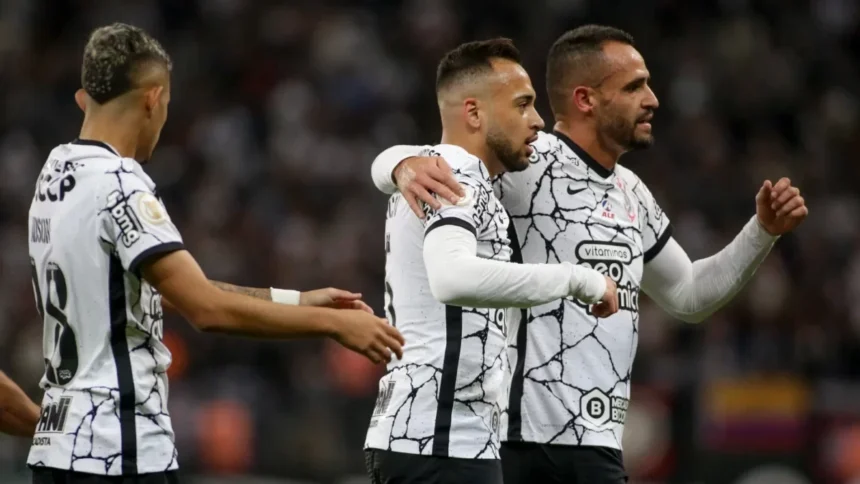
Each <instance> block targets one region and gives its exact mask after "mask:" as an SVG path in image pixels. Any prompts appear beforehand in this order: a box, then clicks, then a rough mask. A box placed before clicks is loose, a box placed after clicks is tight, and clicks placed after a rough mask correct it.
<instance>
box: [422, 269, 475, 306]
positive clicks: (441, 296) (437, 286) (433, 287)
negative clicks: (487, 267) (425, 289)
mask: <svg viewBox="0 0 860 484" xmlns="http://www.w3.org/2000/svg"><path fill="white" fill-rule="evenodd" d="M433 276H434V277H430V278H429V279H430V292H431V293H432V294H433V298H434V299H436V300H437V301H439V302H441V303H442V304H448V305H452V306H461V305H463V303H464V301H465V300H466V299H468V296H469V294H468V288H466V287H465V286H466V284H464V282H465V281H463V280H462V278H459V277H457V276H456V275H454V274H449V275H442V274H435V275H433Z"/></svg>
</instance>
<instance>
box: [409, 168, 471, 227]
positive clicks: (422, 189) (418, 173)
mask: <svg viewBox="0 0 860 484" xmlns="http://www.w3.org/2000/svg"><path fill="white" fill-rule="evenodd" d="M394 180H395V181H397V188H399V189H400V193H402V194H403V198H405V199H406V203H408V204H409V208H411V209H412V211H413V212H415V215H417V216H418V218H421V219H423V218H424V210H422V209H421V204H420V203H419V200H420V201H422V202H424V203H426V204H427V205H429V206H430V207H431V208H433V210H439V209H440V208H441V207H442V205H441V204H440V203H439V200H437V199H436V197H434V196H433V194H434V193H435V194H437V195H439V196H440V197H442V198H444V199H446V200H448V201H449V202H451V204H452V205H453V204H456V203H457V202H458V201H459V200H460V198H461V197H463V196H465V195H466V192H465V191H464V190H463V187H461V186H460V183H458V182H457V179H456V178H454V172H453V171H451V167H450V166H448V163H446V162H445V160H444V159H442V158H441V157H439V156H413V157H411V158H407V159H405V160H403V161H401V162H400V164H399V165H397V168H395V169H394Z"/></svg>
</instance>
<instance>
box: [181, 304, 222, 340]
mask: <svg viewBox="0 0 860 484" xmlns="http://www.w3.org/2000/svg"><path fill="white" fill-rule="evenodd" d="M222 302H223V301H222V299H221V298H218V297H214V298H207V300H206V301H205V302H202V303H201V304H196V305H194V306H192V307H186V308H177V309H179V313H180V314H182V316H183V317H184V318H185V319H186V320H187V321H188V323H189V324H191V327H193V328H194V329H195V330H197V331H198V332H201V333H219V332H223V331H224V327H225V326H226V320H227V318H226V317H225V316H224V315H225V314H226V311H225V310H224V309H223V308H222Z"/></svg>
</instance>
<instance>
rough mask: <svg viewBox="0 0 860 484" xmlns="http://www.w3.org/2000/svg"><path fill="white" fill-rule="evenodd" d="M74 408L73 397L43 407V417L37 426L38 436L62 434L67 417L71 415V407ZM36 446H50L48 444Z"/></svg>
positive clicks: (60, 399) (61, 398)
mask: <svg viewBox="0 0 860 484" xmlns="http://www.w3.org/2000/svg"><path fill="white" fill-rule="evenodd" d="M71 406H72V397H60V398H59V399H58V400H57V401H55V402H48V403H46V404H45V405H44V406H43V407H42V415H41V416H40V417H39V423H38V424H36V433H37V434H62V433H63V432H65V428H66V417H68V415H69V407H71ZM34 445H50V440H49V441H48V443H47V444H35V443H34Z"/></svg>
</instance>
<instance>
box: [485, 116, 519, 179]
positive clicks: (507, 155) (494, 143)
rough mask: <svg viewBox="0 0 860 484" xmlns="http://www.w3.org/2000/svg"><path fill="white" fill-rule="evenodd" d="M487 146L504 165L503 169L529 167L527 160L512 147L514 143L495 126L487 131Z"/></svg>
mask: <svg viewBox="0 0 860 484" xmlns="http://www.w3.org/2000/svg"><path fill="white" fill-rule="evenodd" d="M487 146H488V147H489V148H490V150H491V151H492V152H493V154H495V155H496V158H497V159H498V160H499V162H500V163H501V164H502V166H504V167H505V171H508V172H517V171H523V170H525V169H526V168H528V167H529V160H528V158H527V157H525V156H523V153H522V152H521V151H519V150H517V149H516V148H514V146H515V145H514V143H513V142H512V141H511V140H510V139H509V138H508V137H507V136H505V135H504V133H502V131H501V130H500V129H498V128H496V127H495V126H494V127H492V128H490V130H489V131H487Z"/></svg>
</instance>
